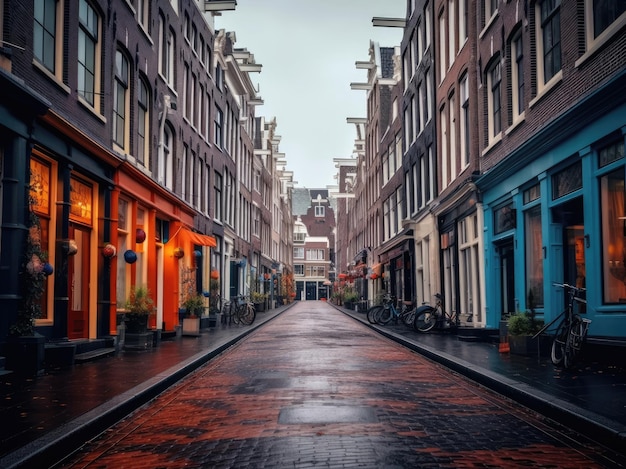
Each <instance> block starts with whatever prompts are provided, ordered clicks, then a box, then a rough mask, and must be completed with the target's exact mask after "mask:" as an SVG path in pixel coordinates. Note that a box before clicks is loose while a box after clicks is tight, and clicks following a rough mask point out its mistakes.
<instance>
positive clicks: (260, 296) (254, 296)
mask: <svg viewBox="0 0 626 469" xmlns="http://www.w3.org/2000/svg"><path fill="white" fill-rule="evenodd" d="M266 300H267V293H260V292H256V291H254V292H252V293H251V294H250V301H252V303H254V309H255V310H256V312H257V313H260V312H263V311H265V302H266Z"/></svg>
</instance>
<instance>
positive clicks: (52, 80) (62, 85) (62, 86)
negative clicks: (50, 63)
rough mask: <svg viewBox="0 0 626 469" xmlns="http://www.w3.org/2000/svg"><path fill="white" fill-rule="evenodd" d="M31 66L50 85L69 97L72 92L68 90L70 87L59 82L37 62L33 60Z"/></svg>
mask: <svg viewBox="0 0 626 469" xmlns="http://www.w3.org/2000/svg"><path fill="white" fill-rule="evenodd" d="M33 66H34V67H35V68H36V69H37V70H39V71H40V72H41V73H43V74H44V75H45V76H46V77H47V78H48V79H49V80H50V81H51V82H52V83H54V84H55V85H56V86H58V87H59V88H61V90H63V91H64V92H65V93H66V94H68V95H69V94H70V93H71V91H72V90H71V89H70V87H69V86H67V85H66V84H65V83H63V82H62V81H61V80H59V78H58V77H57V76H56V75H54V74H53V73H52V72H51V71H50V70H48V69H47V68H46V67H44V66H43V65H42V64H41V63H40V62H39V61H38V60H36V59H33Z"/></svg>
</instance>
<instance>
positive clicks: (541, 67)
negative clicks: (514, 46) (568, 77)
mask: <svg viewBox="0 0 626 469" xmlns="http://www.w3.org/2000/svg"><path fill="white" fill-rule="evenodd" d="M535 8H536V31H537V54H536V55H537V86H538V91H539V92H541V90H542V89H543V88H544V87H545V85H546V84H547V83H548V82H549V81H550V80H551V79H552V78H553V77H555V76H556V75H557V73H558V72H559V71H560V70H561V0H543V1H541V2H537V4H536V7H535Z"/></svg>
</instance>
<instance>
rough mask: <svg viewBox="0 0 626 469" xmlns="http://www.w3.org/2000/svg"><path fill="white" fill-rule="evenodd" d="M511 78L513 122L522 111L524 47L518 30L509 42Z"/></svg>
mask: <svg viewBox="0 0 626 469" xmlns="http://www.w3.org/2000/svg"><path fill="white" fill-rule="evenodd" d="M511 67H512V70H511V79H512V81H513V83H512V91H513V92H512V93H511V99H512V104H513V106H512V110H513V122H515V121H517V120H518V119H519V118H520V116H521V115H522V113H523V112H524V48H523V44H522V33H521V32H520V33H519V34H518V35H517V36H516V37H515V38H514V39H513V41H512V42H511Z"/></svg>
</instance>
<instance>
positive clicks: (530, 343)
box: [509, 335, 552, 357]
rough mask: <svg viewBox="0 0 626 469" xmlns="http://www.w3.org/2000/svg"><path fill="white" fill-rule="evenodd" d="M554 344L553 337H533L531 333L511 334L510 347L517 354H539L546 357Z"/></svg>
mask: <svg viewBox="0 0 626 469" xmlns="http://www.w3.org/2000/svg"><path fill="white" fill-rule="evenodd" d="M551 346H552V337H550V336H545V335H542V336H539V337H537V338H536V339H533V337H532V336H530V335H511V336H509V347H510V349H511V353H512V354H515V355H537V354H539V355H540V356H542V357H546V356H548V355H549V354H550V348H551Z"/></svg>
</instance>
